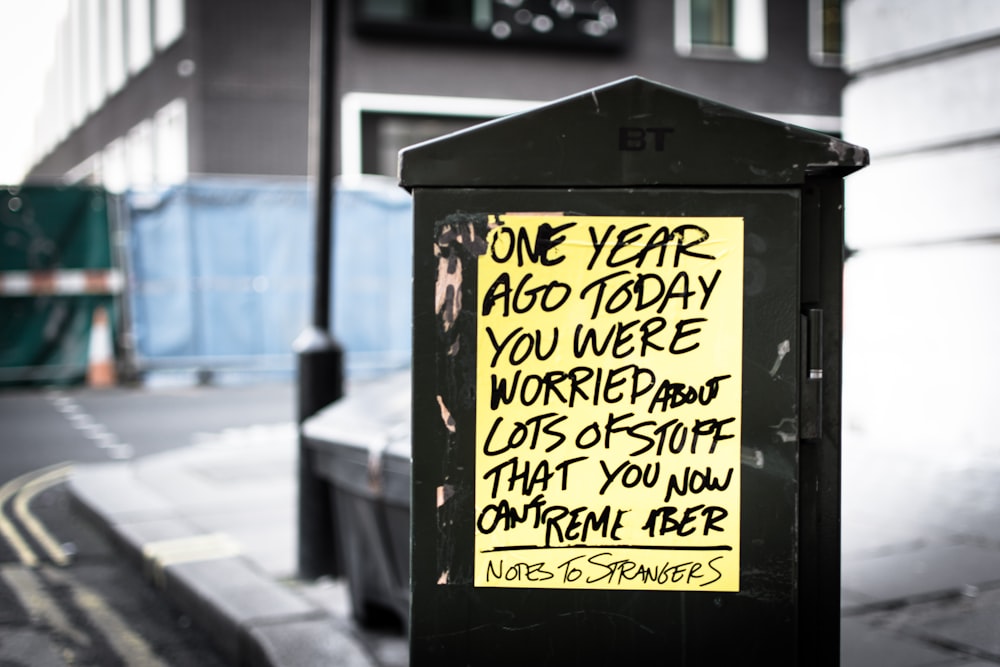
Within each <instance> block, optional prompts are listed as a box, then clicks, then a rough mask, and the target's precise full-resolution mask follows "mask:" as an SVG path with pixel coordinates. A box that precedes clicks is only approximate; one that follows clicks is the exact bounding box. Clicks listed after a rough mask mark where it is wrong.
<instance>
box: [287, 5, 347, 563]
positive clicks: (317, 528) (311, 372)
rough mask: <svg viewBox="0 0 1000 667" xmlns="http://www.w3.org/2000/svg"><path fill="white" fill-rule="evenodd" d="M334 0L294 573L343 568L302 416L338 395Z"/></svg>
mask: <svg viewBox="0 0 1000 667" xmlns="http://www.w3.org/2000/svg"><path fill="white" fill-rule="evenodd" d="M336 12H337V3H336V1H335V0H313V3H312V23H313V26H312V27H313V30H312V45H313V48H312V57H311V60H312V62H311V64H310V66H311V70H312V72H311V77H310V78H311V83H310V95H309V97H310V109H309V115H310V120H309V124H310V142H309V145H310V171H311V172H312V176H313V181H314V183H313V185H314V187H313V191H314V197H315V200H314V202H313V205H314V215H315V220H314V223H315V240H314V242H315V251H316V255H315V267H314V270H313V279H314V284H313V304H312V305H313V307H312V324H311V326H310V327H309V328H307V329H306V330H305V331H303V332H302V334H300V335H299V337H298V338H297V339H296V341H295V351H296V353H297V356H298V423H299V466H298V467H299V479H298V481H299V513H298V529H299V539H298V545H299V550H298V567H299V575H300V576H302V577H305V578H315V577H320V576H323V575H329V576H338V575H340V574H341V573H342V570H343V568H342V566H341V558H340V556H339V554H338V549H337V546H336V542H337V539H336V538H337V535H336V533H337V530H336V526H335V521H336V512H335V511H334V508H333V496H332V494H331V493H330V484H329V483H328V482H327V481H326V480H324V479H321V478H320V477H319V476H317V475H316V472H315V470H314V469H313V465H312V456H311V453H310V450H309V447H308V443H307V442H306V441H305V439H304V438H303V436H302V432H301V427H302V422H303V421H305V420H306V419H307V418H308V417H311V416H312V415H313V414H315V413H316V412H317V411H318V410H320V409H322V408H323V407H325V406H327V405H329V404H330V403H332V402H333V401H335V400H337V399H339V398H340V397H341V396H343V394H344V391H343V385H344V378H343V352H342V350H341V348H340V346H339V345H337V343H336V342H335V341H334V340H333V337H332V336H331V334H330V323H331V307H330V285H331V282H332V273H331V263H332V262H331V257H332V254H333V204H334V188H333V143H334V136H333V132H334V110H335V99H334V90H335V79H334V70H335V66H336V58H335V53H336V46H335V37H336Z"/></svg>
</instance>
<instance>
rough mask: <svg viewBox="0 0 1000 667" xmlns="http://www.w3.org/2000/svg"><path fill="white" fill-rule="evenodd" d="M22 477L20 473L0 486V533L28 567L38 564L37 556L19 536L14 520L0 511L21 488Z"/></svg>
mask: <svg viewBox="0 0 1000 667" xmlns="http://www.w3.org/2000/svg"><path fill="white" fill-rule="evenodd" d="M24 477H25V476H24V475H22V476H21V477H18V478H16V479H12V480H11V481H9V482H7V483H6V484H4V485H3V486H0V535H3V537H4V539H5V540H7V544H9V545H10V546H11V548H12V549H13V550H14V553H15V554H16V555H17V558H18V560H20V561H21V563H22V564H24V565H27V566H28V567H36V566H37V565H38V556H36V555H35V552H34V551H32V550H31V547H29V546H28V543H27V542H25V541H24V538H23V537H21V533H20V532H19V531H18V530H17V526H15V525H14V522H13V521H11V520H10V519H8V518H7V515H6V514H4V513H3V511H2V508H3V506H4V504H6V502H7V501H8V500H10V498H12V497H13V496H14V494H16V493H17V492H18V491H19V490H20V489H21V484H23V482H24V479H23V478H24Z"/></svg>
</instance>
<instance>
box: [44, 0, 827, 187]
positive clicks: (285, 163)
mask: <svg viewBox="0 0 1000 667" xmlns="http://www.w3.org/2000/svg"><path fill="white" fill-rule="evenodd" d="M331 4H332V5H333V6H334V7H336V8H337V11H338V15H337V22H336V23H337V44H336V49H337V51H336V53H337V73H336V86H337V100H338V102H339V104H338V107H337V116H338V119H339V127H340V138H339V141H338V144H339V145H338V148H337V154H338V162H339V169H338V171H339V172H340V173H343V174H345V175H353V174H358V173H383V174H394V173H395V160H396V153H397V151H398V150H399V148H401V147H403V146H406V145H409V144H412V143H415V142H417V141H420V140H423V139H427V138H430V137H433V136H437V135H440V134H442V133H444V132H448V131H451V130H455V129H458V128H460V127H464V126H467V125H469V124H472V123H474V122H478V121H481V120H483V119H487V118H492V117H496V116H499V115H504V114H506V113H510V112H513V111H518V110H522V109H525V108H529V107H531V106H533V105H534V104H537V103H539V102H547V101H551V100H553V99H556V98H559V97H562V96H565V95H569V94H572V93H575V92H578V91H580V90H584V89H586V88H589V87H593V86H597V85H601V84H604V83H607V82H609V81H613V80H616V79H620V78H623V77H625V76H629V75H640V76H644V77H647V78H649V79H652V80H655V81H659V82H662V83H665V84H667V85H671V86H674V87H677V88H680V89H683V90H686V91H688V92H691V93H694V94H697V95H702V96H705V97H709V98H712V99H715V100H717V101H721V102H724V103H727V104H730V105H733V106H738V107H741V108H744V109H748V110H750V111H754V112H758V113H762V114H765V115H770V116H774V117H778V118H782V119H785V120H788V121H790V122H792V123H795V124H799V125H803V126H806V127H811V128H813V129H818V130H820V131H826V132H834V133H835V132H839V130H840V118H839V117H840V93H841V90H842V88H843V86H844V83H845V81H846V79H845V76H844V74H843V72H842V70H841V69H840V55H839V54H840V23H839V16H840V12H839V6H840V2H839V0H674V1H666V0H467V1H465V2H460V1H458V0H454V1H443V0H439V1H435V0H350V1H346V2H331ZM69 7H70V8H69V12H68V15H67V16H66V17H65V19H64V21H63V22H62V24H61V25H60V27H59V32H58V42H57V43H58V45H59V46H58V48H57V58H56V62H55V64H54V66H53V68H52V69H51V71H50V73H49V77H48V80H47V88H46V89H47V97H46V99H47V102H46V104H45V106H44V108H45V111H44V112H43V114H42V116H41V117H40V118H39V119H38V124H37V132H36V135H37V136H36V139H37V141H36V157H35V162H34V164H33V165H32V166H31V167H30V169H29V171H28V178H29V179H31V180H49V181H51V180H61V181H64V182H79V181H84V182H92V183H103V184H105V185H107V186H108V187H110V188H112V189H125V188H129V187H141V186H145V185H151V184H171V183H176V182H179V181H183V180H185V179H186V178H188V177H189V176H191V175H200V174H244V175H264V176H302V175H304V174H305V173H306V171H307V165H308V145H309V121H308V118H309V113H308V108H309V106H308V100H309V82H310V77H309V71H310V35H311V33H312V29H311V19H310V15H311V3H310V1H309V0H286V1H285V2H280V3H276V2H269V1H266V0H212V1H211V2H203V1H200V0H81V1H80V2H72V3H69Z"/></svg>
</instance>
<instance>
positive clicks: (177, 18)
mask: <svg viewBox="0 0 1000 667" xmlns="http://www.w3.org/2000/svg"><path fill="white" fill-rule="evenodd" d="M183 33H184V0H156V48H157V49H165V48H167V47H168V46H170V45H171V44H173V43H174V41H176V40H177V39H178V38H180V36H181V35H182V34H183Z"/></svg>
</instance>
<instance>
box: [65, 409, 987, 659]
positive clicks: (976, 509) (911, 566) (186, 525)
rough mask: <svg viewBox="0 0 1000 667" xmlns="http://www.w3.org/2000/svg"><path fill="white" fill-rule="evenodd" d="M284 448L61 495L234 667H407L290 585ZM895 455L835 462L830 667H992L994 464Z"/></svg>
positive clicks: (279, 443)
mask: <svg viewBox="0 0 1000 667" xmlns="http://www.w3.org/2000/svg"><path fill="white" fill-rule="evenodd" d="M296 452H297V442H296V437H295V427H294V425H292V424H283V425H275V426H267V427H258V428H251V429H242V430H234V431H231V432H225V433H222V434H217V435H212V436H207V437H206V438H205V439H204V441H202V442H198V443H196V444H194V445H193V446H190V447H187V448H185V449H180V450H175V451H173V452H169V453H165V454H160V455H156V456H152V457H147V458H143V459H139V460H135V461H131V462H124V463H109V464H100V465H86V466H78V467H77V468H76V470H75V472H74V476H73V479H72V482H71V492H72V494H73V496H74V497H75V498H76V499H77V500H78V501H79V502H80V504H81V505H82V506H84V507H85V508H87V509H89V510H90V511H91V512H92V513H93V515H94V516H95V517H96V518H97V519H98V521H100V522H101V523H102V524H103V525H105V526H106V527H107V529H108V530H109V532H110V533H111V534H112V535H113V536H114V537H115V538H116V540H117V541H118V542H119V546H121V547H122V550H123V552H124V553H125V554H126V555H127V556H128V557H130V558H131V559H133V560H134V561H135V564H136V566H137V567H140V568H142V569H143V571H145V572H146V573H147V575H148V576H149V577H150V578H151V580H152V581H153V582H154V584H155V585H157V586H158V587H159V588H161V590H162V591H163V593H164V594H165V595H166V597H167V598H169V599H170V600H171V601H172V602H173V603H174V604H175V605H176V606H177V607H178V608H179V609H181V610H183V611H184V612H185V613H187V614H188V615H190V616H191V617H192V618H193V619H194V621H195V622H196V623H198V624H200V625H201V626H202V627H204V628H205V629H206V630H207V631H208V632H209V633H210V634H211V635H212V636H213V637H214V638H215V639H216V643H217V645H218V646H219V647H220V648H221V650H222V652H223V653H224V655H225V656H226V657H228V658H229V659H230V660H231V661H232V662H233V664H251V665H262V666H263V665H278V666H282V667H289V666H296V665H319V664H322V665H343V666H346V667H355V666H356V667H400V666H404V665H407V664H408V656H407V647H406V639H405V637H404V636H402V635H394V634H391V633H383V634H378V633H371V632H366V631H363V630H361V629H359V628H358V627H357V626H356V625H355V624H354V623H353V622H352V620H351V618H350V611H349V604H348V598H347V593H346V591H345V589H344V584H343V583H341V582H322V581H321V582H318V583H303V582H301V581H298V580H297V579H296V578H295V549H296V542H295V525H296V520H295V505H296V495H295V484H296V456H297V453H296ZM899 454H900V453H899V452H892V451H888V452H883V453H882V455H881V456H875V455H873V454H872V452H871V451H866V452H865V456H864V457H847V456H845V461H844V479H845V480H847V481H848V483H845V491H844V517H843V518H844V561H843V582H842V583H843V587H842V595H841V600H842V601H841V611H842V614H841V615H842V621H841V630H842V639H841V645H842V658H841V664H842V665H843V666H844V667H867V666H869V665H871V666H875V665H878V666H879V667H897V666H898V667H924V666H927V667H930V666H935V667H947V666H950V665H964V666H966V667H976V666H984V665H997V664H1000V512H998V511H997V508H1000V479H998V478H997V477H996V476H995V475H992V474H990V471H991V470H992V466H994V465H995V464H991V465H989V466H982V465H980V466H975V465H974V464H976V463H977V462H976V461H971V462H970V461H969V460H965V461H964V462H963V463H962V465H952V466H951V467H950V468H949V467H948V466H945V467H944V468H942V466H928V465H926V464H927V462H926V461H915V460H914V459H913V456H912V452H911V453H910V454H909V456H900V455H899ZM970 465H972V466H973V467H972V469H971V472H970ZM928 469H933V473H929V472H927V470H928ZM977 473H978V474H977Z"/></svg>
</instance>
